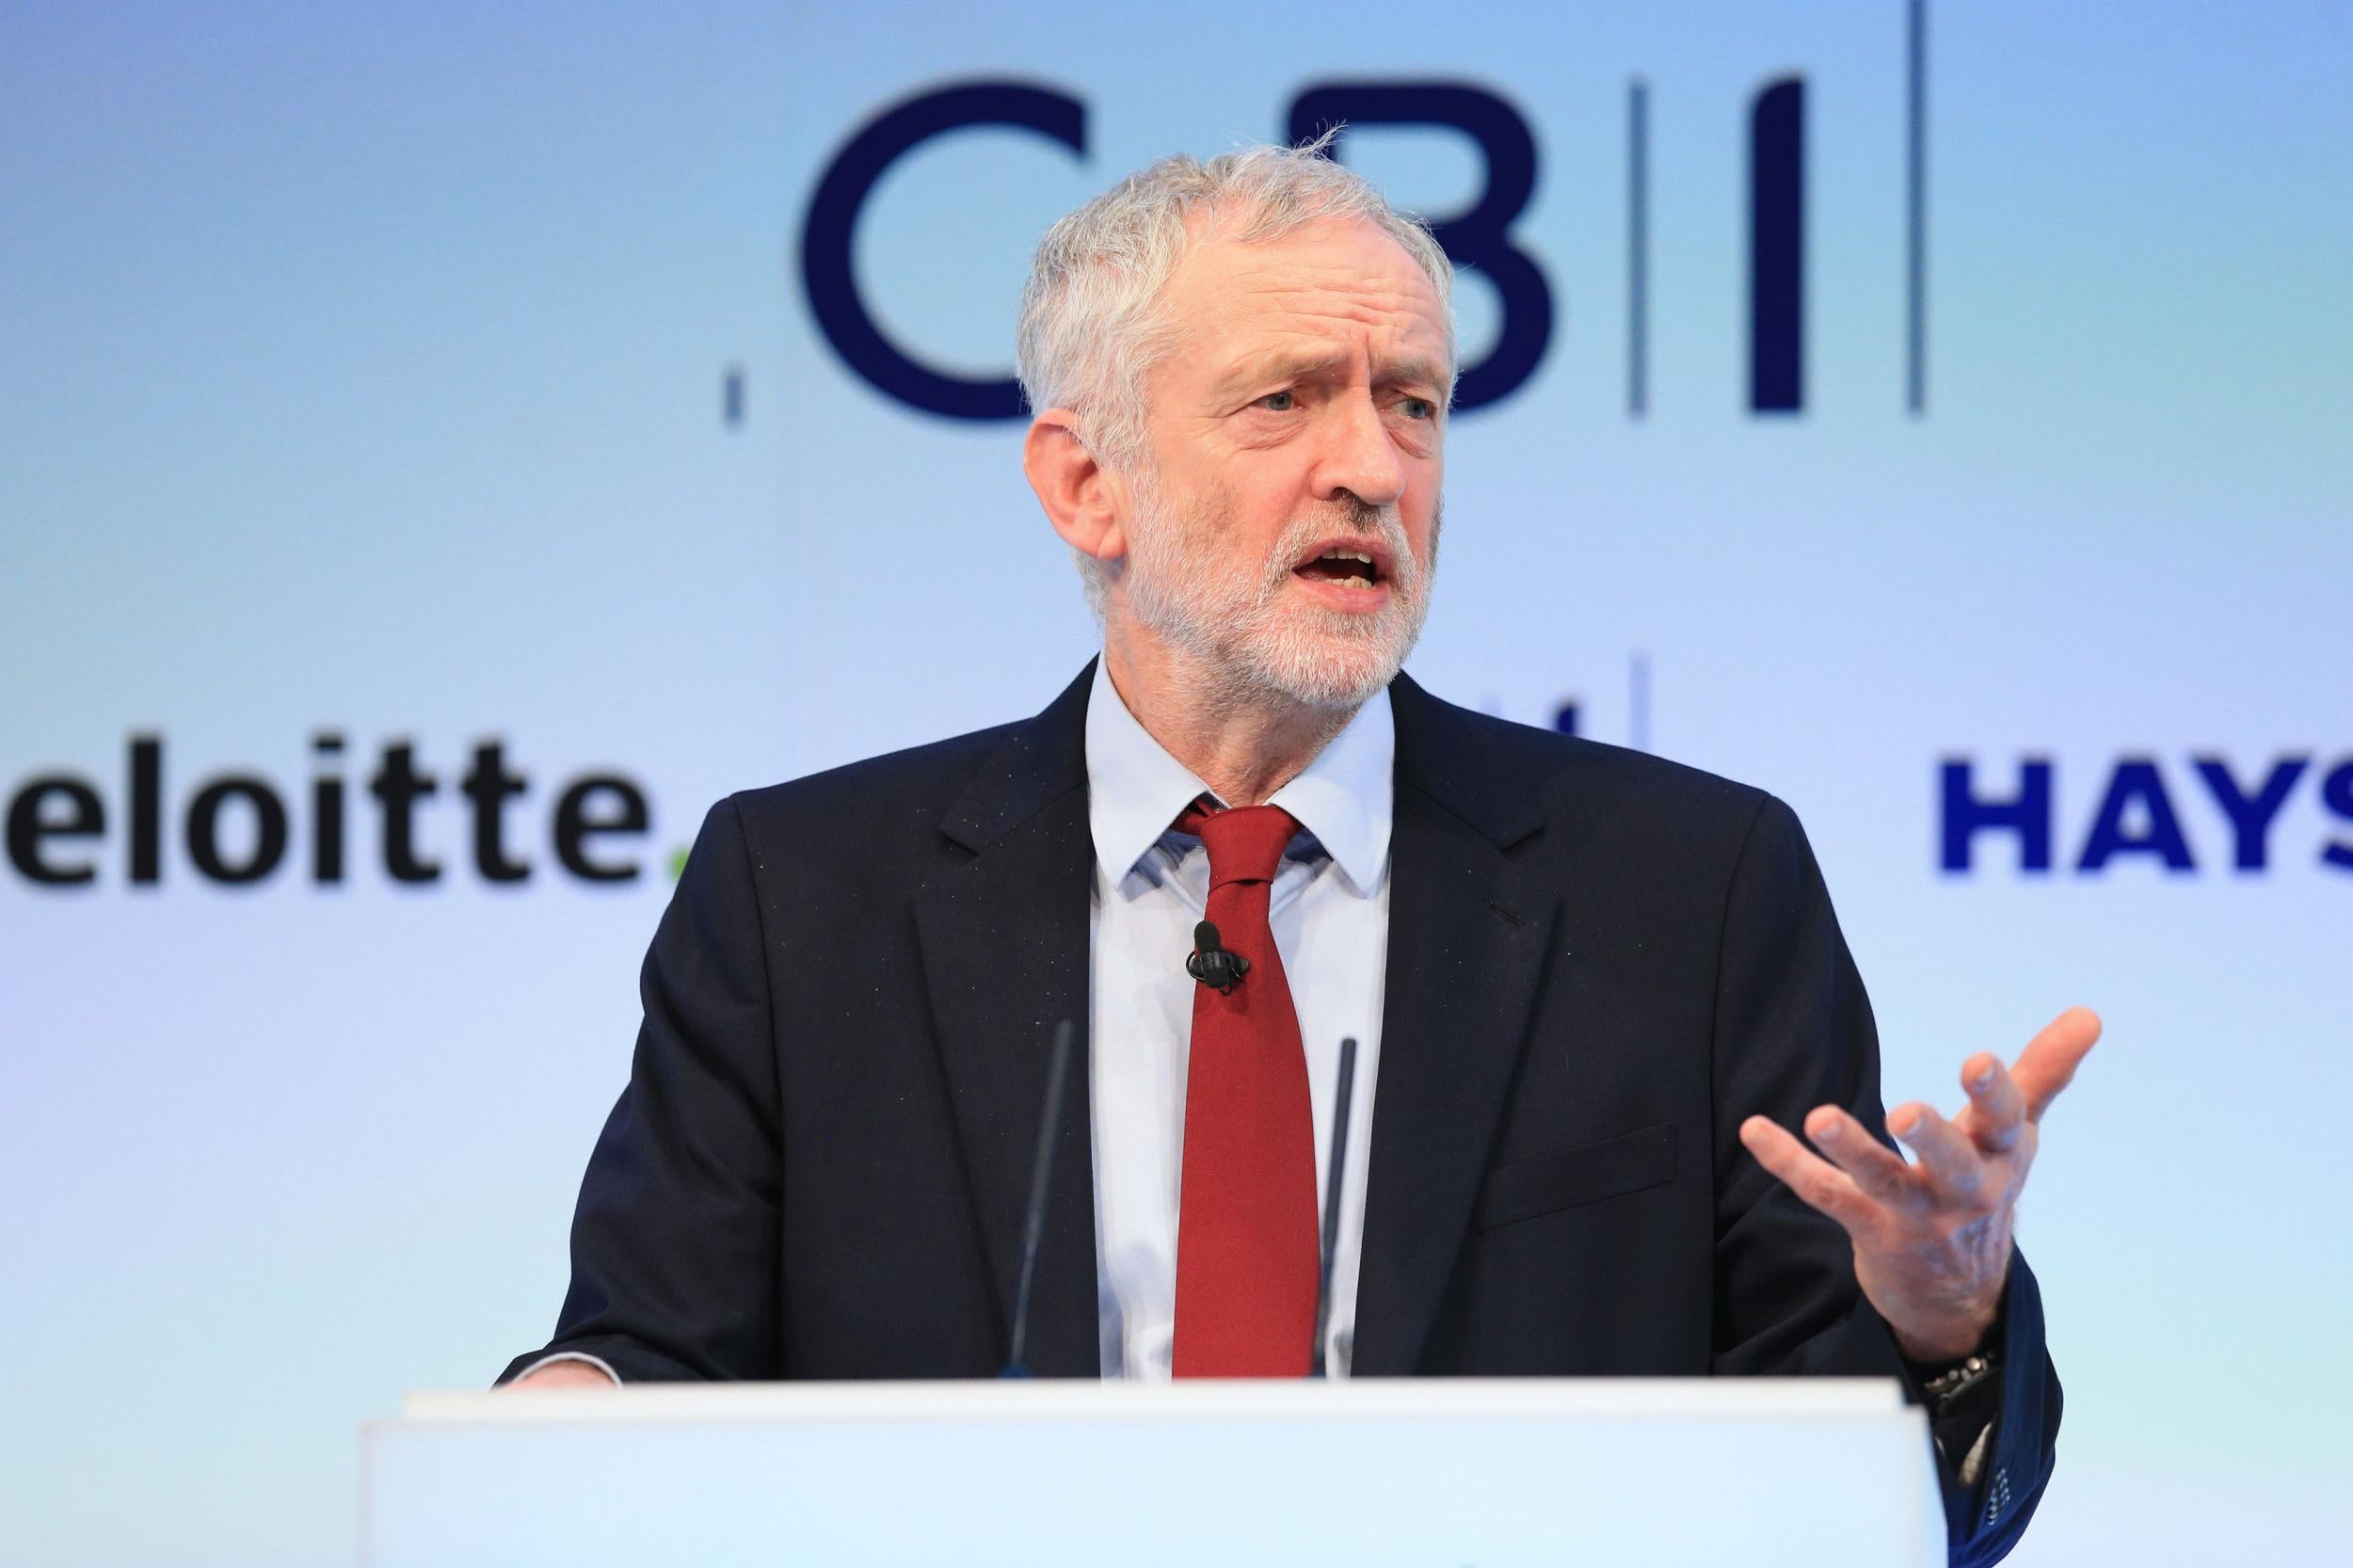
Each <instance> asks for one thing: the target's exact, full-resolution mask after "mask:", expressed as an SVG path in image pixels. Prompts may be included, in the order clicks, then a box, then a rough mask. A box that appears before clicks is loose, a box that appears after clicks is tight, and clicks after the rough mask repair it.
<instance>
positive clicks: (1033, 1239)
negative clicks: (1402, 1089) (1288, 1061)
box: [997, 1018, 1355, 1378]
mask: <svg viewBox="0 0 2353 1568" xmlns="http://www.w3.org/2000/svg"><path fill="white" fill-rule="evenodd" d="M1077 1033H1078V1028H1077V1026H1076V1025H1074V1024H1073V1023H1072V1022H1071V1021H1070V1020H1069V1019H1068V1018H1064V1020H1063V1021H1062V1022H1060V1023H1058V1024H1056V1025H1055V1026H1054V1055H1053V1059H1052V1061H1050V1062H1048V1064H1047V1067H1046V1112H1045V1114H1044V1115H1043V1116H1041V1117H1040V1118H1039V1119H1038V1124H1037V1155H1036V1157H1035V1158H1034V1159H1033V1160H1031V1162H1030V1208H1029V1212H1028V1213H1026V1214H1025V1215H1023V1216H1022V1220H1021V1283H1020V1285H1019V1287H1018V1288H1016V1290H1015V1292H1014V1298H1013V1343H1012V1346H1011V1348H1010V1349H1009V1350H1008V1351H1007V1352H1006V1353H1005V1369H1004V1370H1003V1371H1001V1372H1000V1373H998V1374H997V1375H998V1376H999V1377H1000V1378H1026V1377H1028V1376H1029V1375H1030V1368H1028V1367H1027V1366H1026V1365H1024V1364H1023V1361H1022V1356H1023V1353H1024V1352H1027V1351H1028V1349H1029V1342H1030V1281H1031V1280H1032V1278H1033V1277H1034V1276H1035V1275H1036V1273H1037V1243H1038V1240H1039V1238H1040V1237H1042V1236H1043V1235H1044V1234H1045V1233H1046V1194H1047V1192H1048V1189H1049V1188H1051V1187H1052V1185H1053V1181H1054V1136H1055V1134H1056V1133H1057V1132H1058V1131H1059V1130H1060V1129H1061V1128H1062V1095H1063V1087H1064V1084H1065V1083H1067V1082H1068V1081H1069V1079H1070V1042H1071V1039H1072V1037H1073V1036H1074V1035H1076V1034H1077ZM1354 1043H1355V1042H1353V1041H1351V1042H1350V1044H1351V1045H1353V1044H1354ZM1327 1228H1328V1227H1327ZM1331 1250H1332V1247H1331V1243H1330V1242H1329V1241H1328V1240H1327V1241H1326V1242H1325V1243H1324V1251H1325V1252H1326V1253H1329V1252H1330V1251H1331Z"/></svg>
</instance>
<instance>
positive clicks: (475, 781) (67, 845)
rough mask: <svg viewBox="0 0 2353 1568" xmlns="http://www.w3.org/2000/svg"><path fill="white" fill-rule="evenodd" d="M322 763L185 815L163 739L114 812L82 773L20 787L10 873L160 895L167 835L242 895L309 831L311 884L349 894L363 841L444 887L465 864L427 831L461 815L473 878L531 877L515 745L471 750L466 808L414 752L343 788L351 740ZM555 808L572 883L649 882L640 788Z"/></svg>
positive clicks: (209, 875)
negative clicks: (301, 781)
mask: <svg viewBox="0 0 2353 1568" xmlns="http://www.w3.org/2000/svg"><path fill="white" fill-rule="evenodd" d="M311 750H312V777H311V778H310V780H309V788H308V789H307V790H305V791H301V792H299V793H297V792H296V791H290V790H287V789H285V788H282V787H281V786H280V785H278V784H275V783H272V782H271V781H270V780H269V779H267V778H264V777H263V776H260V775H258V774H253V773H239V772H226V773H217V774H213V775H210V776H206V777H204V778H202V779H200V780H199V781H198V782H197V784H196V785H195V786H194V788H193V789H192V790H191V791H190V792H189V793H188V794H187V796H186V800H185V804H184V807H183V808H182V809H181V810H179V811H178V812H176V813H175V812H170V811H168V809H167V799H166V779H165V763H166V747H165V744H164V739H163V737H162V736H160V735H149V734H140V735H133V736H132V737H131V738H130V742H129V744H128V746H127V747H126V750H125V757H124V765H123V772H122V776H121V777H122V791H121V793H120V795H118V796H115V797H113V798H112V799H111V800H110V799H109V797H108V795H107V794H106V792H104V791H103V790H102V789H101V788H100V786H99V785H98V783H97V782H96V781H94V780H93V779H91V778H89V777H88V776H82V775H77V774H72V773H64V772H51V773H44V774H42V775H40V776H38V777H34V778H29V779H26V780H25V781H24V782H23V783H22V784H21V785H19V786H18V787H17V789H16V790H15V792H14V793H13V794H11V795H10V796H9V799H8V863H9V864H10V865H12V866H13V867H15V868H16V872H17V874H18V875H20V876H22V877H24V878H25V879H26V880H28V881H30V882H33V883H35V884H38V885H40V886H43V887H50V888H71V887H82V886H88V885H89V884H92V883H99V882H104V881H105V880H108V877H107V873H106V871H105V868H106V866H107V865H108V864H109V863H115V864H119V865H120V868H121V872H120V880H121V881H122V882H124V883H125V884H128V885H129V886H132V887H152V886H154V885H156V884H158V883H160V882H162V881H163V879H164V850H165V839H166V834H167V833H168V832H169V831H172V830H174V829H176V830H177V832H178V834H179V837H180V842H181V845H182V846H183V847H184V849H185V851H186V854H187V859H188V863H189V864H190V865H192V866H194V867H195V868H196V872H197V874H198V875H199V876H200V877H202V878H204V879H205V880H207V881H211V882H216V883H221V884H225V885H230V886H239V885H244V884H249V883H256V882H261V881H264V880H265V879H266V878H268V877H270V876H273V875H275V874H277V873H278V872H280V870H281V869H283V868H284V867H285V866H286V863H287V860H288V849H289V847H290V844H291V841H292V840H293V838H294V835H295V833H296V831H299V833H300V835H301V837H302V839H303V840H306V841H307V849H308V852H309V853H308V856H307V858H308V861H309V864H308V866H307V868H306V869H307V872H308V874H309V879H310V880H311V881H312V882H314V883H318V884H321V885H325V886H333V885H336V884H339V883H341V882H343V881H344V878H345V874H346V868H347V863H348V860H349V858H350V856H349V854H348V853H347V845H348V844H349V843H350V842H351V840H354V839H357V838H360V837H362V836H364V837H365V838H366V839H368V840H371V842H370V844H369V846H368V848H367V849H363V850H361V851H360V853H362V854H365V853H370V852H371V851H372V852H373V853H374V854H375V856H376V858H377V860H378V862H379V863H380V864H381V866H382V867H383V872H384V875H385V876H386V877H388V878H389V879H391V880H392V881H393V882H396V883H401V884H406V885H409V886H422V885H429V884H433V883H438V882H440V881H441V880H442V877H443V876H444V874H445V873H448V872H452V871H454V869H455V868H454V867H453V866H452V865H451V864H450V862H452V861H455V860H456V858H457V856H439V855H436V854H433V853H430V852H429V851H428V849H427V848H426V847H425V846H426V842H427V839H428V837H429V835H427V834H426V833H424V831H422V830H421V829H422V828H423V826H424V823H425V821H426V820H427V819H430V818H432V817H434V816H436V815H447V814H453V813H456V812H462V813H463V814H464V816H465V817H466V818H468V819H469V820H470V826H471V840H472V843H471V849H472V855H471V859H472V866H473V874H474V875H475V876H477V877H479V878H481V879H482V880H483V881H485V882H493V883H503V884H511V883H519V882H523V881H526V880H528V879H529V878H530V877H531V876H532V874H533V872H534V871H535V867H534V864H533V861H532V859H531V857H530V856H528V855H527V854H525V853H524V852H523V851H522V850H521V849H520V847H519V845H520V842H521V841H522V835H520V833H514V832H510V829H512V828H513V827H514V826H515V824H514V822H513V821H512V820H511V819H512V818H514V817H516V816H519V815H521V814H523V813H521V812H519V811H518V810H516V809H515V808H516V807H517V806H518V804H519V803H520V802H521V801H522V800H523V797H525V796H527V795H528V794H530V793H531V780H530V779H529V777H528V776H525V775H524V774H523V773H521V772H520V771H519V770H517V769H514V768H512V767H510V766H509V765H508V763H507V760H506V746H505V743H504V741H501V740H497V739H488V740H484V741H482V742H480V743H478V744H475V745H474V746H473V747H472V751H471V753H470V754H469V756H468V759H467V762H466V767H465V771H464V773H462V774H460V775H457V776H456V777H455V778H454V779H452V780H451V788H450V790H449V793H450V794H451V795H454V796H459V797H462V804H460V803H456V802H453V803H452V804H451V805H450V806H448V807H443V806H442V805H441V804H440V799H441V796H442V794H443V781H442V777H441V776H440V774H438V773H436V772H434V771H432V770H430V769H428V768H426V767H425V766H424V765H423V764H422V763H421V761H420V760H419V757H418V750H417V746H416V744H414V743H413V742H411V741H407V740H396V741H390V742H387V743H386V744H384V745H383V746H382V747H381V748H380V750H379V752H378V754H377V757H376V762H375V765H374V767H373V768H372V769H371V770H369V771H368V773H367V776H365V777H364V778H361V777H358V776H346V769H345V764H344V737H343V736H342V735H341V734H338V733H336V732H334V731H331V730H329V731H323V732H321V733H319V734H317V735H315V736H313V737H312V744H311ZM360 792H364V793H365V794H366V795H367V796H368V798H369V800H370V801H371V802H373V807H374V809H373V811H372V812H370V811H369V810H368V808H367V807H364V806H362V807H360V808H358V814H361V815H362V816H363V823H362V830H361V831H360V832H354V831H352V828H353V824H352V822H351V820H350V819H351V818H352V817H353V816H354V815H355V809H354V807H353V804H352V802H351V800H350V798H349V797H350V796H352V795H354V794H357V793H360ZM552 799H553V803H554V804H553V806H552V809H551V810H550V811H549V814H548V840H549V841H550V842H551V843H552V846H553V849H554V854H555V861H556V864H557V865H558V866H560V867H561V868H562V869H563V871H564V872H565V873H567V874H568V875H569V876H572V877H574V878H577V879H579V880H580V881H583V882H591V883H627V882H633V881H635V880H636V879H637V878H638V877H639V876H640V875H641V874H642V873H643V871H644V867H643V865H642V864H641V862H640V860H639V858H638V854H637V852H638V851H640V850H642V847H643V840H644V839H645V837H646V834H647V832H648V830H649V829H650V827H651V826H652V812H651V809H650V808H649V807H648V804H647V796H646V791H645V790H644V788H643V787H642V786H640V785H639V784H637V783H636V782H635V781H634V780H632V779H630V778H627V777H624V776H621V775H619V774H617V773H586V774H581V775H578V776H574V777H571V778H568V779H566V780H565V781H564V782H563V784H562V785H561V786H560V787H559V788H558V789H557V790H556V791H555V792H554V793H553V796H552ZM365 815H373V816H374V817H375V818H376V829H377V830H376V832H375V833H373V834H364V816H365ZM118 856H119V858H118Z"/></svg>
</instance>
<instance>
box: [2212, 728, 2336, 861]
mask: <svg viewBox="0 0 2353 1568" xmlns="http://www.w3.org/2000/svg"><path fill="white" fill-rule="evenodd" d="M2195 760H2196V762H2197V764H2198V776H2199V777H2201V778H2202V779H2204V780H2205V781H2206V791H2207V792H2208V793H2210V794H2212V795H2213V796H2214V800H2215V804H2216V805H2217V806H2219V807H2221V808H2222V814H2223V815H2224V816H2226V817H2229V818H2230V819H2231V834H2232V837H2233V840H2234V843H2233V858H2232V864H2233V865H2235V866H2236V867H2237V868H2238V869H2239V870H2240V871H2243V872H2259V871H2262V870H2263V869H2264V868H2265V866H2266V865H2268V864H2269V863H2270V849H2269V840H2270V834H2271V824H2272V821H2273V819H2274V818H2276V817H2278V816H2279V814H2280V808H2281V806H2282V805H2284V804H2286V802H2287V798H2288V792H2289V791H2290V790H2292V789H2294V788H2295V787H2296V781H2297V779H2298V778H2301V777H2302V776H2304V768H2305V765H2306V764H2307V763H2309V762H2310V761H2311V760H2312V759H2311V758H2309V757H2282V758H2281V759H2280V760H2278V761H2276V762H2274V763H2273V764H2272V765H2271V771H2270V772H2269V773H2268V774H2266V775H2265V776H2264V781H2263V787H2262V788H2261V789H2260V790H2258V791H2257V792H2255V793H2254V794H2252V795H2249V794H2248V793H2247V792H2244V791H2242V790H2241V789H2240V788H2239V787H2238V780H2237V779H2235V778H2233V777H2232V776H2231V768H2230V764H2229V763H2227V762H2225V761H2224V760H2222V759H2221V758H2219V757H2200V758H2197V759H2195Z"/></svg>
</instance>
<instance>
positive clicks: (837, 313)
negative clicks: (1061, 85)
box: [801, 82, 1087, 420]
mask: <svg viewBox="0 0 2353 1568" xmlns="http://www.w3.org/2000/svg"><path fill="white" fill-rule="evenodd" d="M976 125H1004V126H1011V127H1013V128H1014V129H1016V130H1022V131H1034V132H1036V133H1037V134H1038V135H1039V136H1045V137H1046V138H1048V140H1050V141H1056V142H1060V143H1061V144H1062V145H1063V146H1064V147H1067V148H1068V149H1070V151H1071V152H1075V153H1078V154H1079V155H1080V157H1084V156H1085V155H1086V150H1087V149H1086V105H1085V104H1082V103H1080V101H1079V100H1078V99H1076V98H1072V97H1070V96H1068V95H1067V94H1065V93H1060V92H1054V91H1052V90H1050V89H1048V88H1040V87H1032V86H1030V85H1029V84H1027V83H1023V82H968V83H965V84H963V85H961V86H958V87H952V88H938V89H936V90H935V91H932V92H926V93H922V94H920V95H919V96H917V97H914V98H910V99H908V100H907V101H906V102H904V103H903V104H897V105H895V106H893V107H891V108H888V109H886V110H884V111H883V112H882V113H881V114H879V115H877V116H875V117H874V118H873V119H872V120H869V121H868V122H867V123H866V124H865V125H863V126H861V127H859V129H858V131H857V134H856V135H855V136H852V137H851V138H850V139H849V140H848V141H847V142H846V143H844V144H843V145H842V148H841V151H840V152H837V153H835V154H834V158H833V162H832V163H831V164H829V165H827V166H826V168H825V172H824V178H822V179H820V180H819V181H818V182H817V194H816V195H815V196H814V197H812V198H811V199H810V200H809V204H808V223H807V225H806V226H805V227H804V228H803V229H802V231H801V281H802V284H803V286H805V287H806V288H807V289H808V308H809V312H810V313H811V314H812V315H814V316H815V317H816V319H817V329H818V330H819V331H821V332H823V333H824V335H825V341H826V342H827V343H829V344H833V349H834V352H835V353H837V354H839V355H840V356H841V358H842V360H843V361H844V362H845V363H847V364H848V365H849V367H850V368H851V369H852V370H853V371H855V372H856V373H857V374H858V375H859V376H863V377H865V378H866V380H868V381H869V382H871V383H872V385H873V386H874V387H875V389H876V390H877V391H880V392H884V393H886V394H887V395H888V396H891V397H895V398H897V399H898V400H899V401H900V402H902V403H904V404H907V405H908V406H909V407H911V408H920V409H922V410H924V411H925V412H926V413H934V414H941V415H945V416H946V417H947V418H949V419H971V420H996V419H1019V418H1021V417H1022V415H1023V408H1022V404H1021V383H1020V382H1018V381H1016V380H1015V379H1014V378H1013V377H1012V376H984V377H974V376H955V375H952V374H950V373H948V372H946V371H943V370H938V369H935V368H934V367H932V366H930V365H926V364H923V363H921V362H920V361H919V360H916V359H914V358H913V357H912V356H910V355H909V354H907V353H906V352H905V351H904V350H903V349H901V348H900V347H899V346H898V345H897V344H893V343H891V342H890V340H889V339H888V338H886V337H885V336H883V332H882V328H880V327H878V326H876V325H875V323H874V318H873V316H872V314H870V313H869V312H867V309H866V303H865V301H864V299H862V298H861V297H860V296H859V295H858V290H857V277H856V270H855V269H854V267H853V266H852V265H851V260H850V257H851V248H852V241H853V240H854V238H855V237H856V232H857V218H858V211H859V209H860V208H862V207H864V206H865V204H866V198H867V197H868V195H869V194H871V193H872V190H873V188H874V186H875V184H877V183H879V182H880V181H881V179H882V177H883V174H884V172H885V171H886V170H887V169H888V168H889V167H890V166H891V165H892V164H893V163H895V162H897V161H898V160H899V159H900V158H902V157H904V156H905V155H906V154H907V153H908V152H912V151H914V150H915V149H916V148H917V147H920V146H921V145H922V144H923V143H924V142H927V141H929V140H931V139H932V138H933V137H934V136H946V135H947V134H948V133H949V132H951V131H961V130H965V129H968V128H969V127H971V126H976Z"/></svg>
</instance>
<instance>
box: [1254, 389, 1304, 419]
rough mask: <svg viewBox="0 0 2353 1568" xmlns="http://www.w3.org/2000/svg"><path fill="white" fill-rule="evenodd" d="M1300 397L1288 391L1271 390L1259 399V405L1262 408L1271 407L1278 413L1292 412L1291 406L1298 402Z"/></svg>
mask: <svg viewBox="0 0 2353 1568" xmlns="http://www.w3.org/2000/svg"><path fill="white" fill-rule="evenodd" d="M1298 401H1299V400H1298V398H1296V397H1294V396H1293V395H1292V394H1291V393H1289V392H1269V393H1267V394H1266V395H1265V396H1264V397H1262V398H1260V399H1258V407H1259V408H1271V409H1273V411H1274V412H1276V413H1278V414H1287V413H1289V412H1290V410H1291V408H1293V406H1294V405H1296V404H1297V403H1298Z"/></svg>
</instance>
